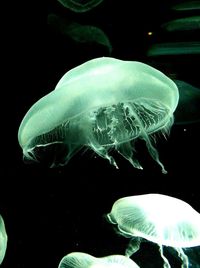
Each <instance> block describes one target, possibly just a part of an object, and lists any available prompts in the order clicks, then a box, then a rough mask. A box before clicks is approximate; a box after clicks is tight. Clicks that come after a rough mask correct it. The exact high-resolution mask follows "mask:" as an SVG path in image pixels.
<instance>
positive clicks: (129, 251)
mask: <svg viewBox="0 0 200 268" xmlns="http://www.w3.org/2000/svg"><path fill="white" fill-rule="evenodd" d="M140 244H141V239H140V237H134V238H132V239H131V241H130V242H129V244H128V247H127V248H126V251H125V256H127V257H131V256H132V255H133V254H134V253H135V252H137V251H138V250H139V249H140Z"/></svg>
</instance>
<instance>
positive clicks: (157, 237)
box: [107, 194, 200, 267]
mask: <svg viewBox="0 0 200 268" xmlns="http://www.w3.org/2000/svg"><path fill="white" fill-rule="evenodd" d="M107 216H108V220H109V221H110V222H111V223H112V224H117V227H118V229H119V231H120V233H121V234H122V235H124V236H128V235H129V236H132V237H133V240H131V241H130V243H129V246H128V248H127V249H126V255H127V256H131V255H132V254H133V253H135V252H136V251H137V250H138V249H139V246H140V242H141V241H142V239H145V240H148V241H151V242H154V243H156V244H158V245H159V248H160V253H161V257H162V258H163V260H164V267H171V266H170V264H169V262H168V260H167V259H166V257H165V256H164V255H163V246H169V247H173V248H174V249H175V250H176V251H177V252H178V254H179V256H180V258H181V259H182V262H183V266H182V267H189V266H188V265H189V262H188V258H187V256H186V255H185V253H184V251H183V248H190V247H196V246H200V214H199V213H198V212H197V211H196V210H195V209H193V208H192V207H191V206H190V205H189V204H187V203H186V202H184V201H182V200H180V199H177V198H175V197H171V196H167V195H161V194H144V195H138V196H130V197H124V198H121V199H119V200H117V201H116V202H115V203H114V205H113V207H112V210H111V212H110V213H109V214H108V215H107ZM137 237H138V238H139V240H137Z"/></svg>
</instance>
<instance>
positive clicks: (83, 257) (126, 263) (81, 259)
mask: <svg viewBox="0 0 200 268" xmlns="http://www.w3.org/2000/svg"><path fill="white" fill-rule="evenodd" d="M58 268H139V266H138V265H137V264H136V263H135V262H134V261H133V260H131V259H130V258H128V257H126V256H123V255H110V256H106V257H99V258H96V257H94V256H92V255H90V254H87V253H83V252H72V253H69V254H67V255H66V256H64V257H63V258H62V260H61V261H60V263H59V266H58Z"/></svg>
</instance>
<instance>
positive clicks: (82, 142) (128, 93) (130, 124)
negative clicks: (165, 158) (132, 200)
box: [18, 57, 179, 173]
mask: <svg viewBox="0 0 200 268" xmlns="http://www.w3.org/2000/svg"><path fill="white" fill-rule="evenodd" d="M178 99H179V94H178V89H177V86H176V84H175V83H174V82H173V81H172V80H171V79H169V78H168V77H167V76H166V75H164V74H163V73H161V72H160V71H158V70H156V69H155V68H153V67H151V66H149V65H147V64H144V63H141V62H135V61H123V60H118V59H114V58H109V57H102V58H96V59H93V60H90V61H88V62H86V63H84V64H81V65H80V66H78V67H76V68H74V69H72V70H70V71H69V72H67V73H66V74H65V75H64V76H63V77H62V78H61V80H60V81H59V82H58V84H57V86H56V88H55V90H53V91H52V92H50V93H49V94H48V95H46V96H44V97H43V98H41V99H40V100H39V101H38V102H36V103H35V104H34V105H33V106H32V107H31V108H30V110H29V111H28V112H27V114H26V115H25V117H24V119H23V120H22V123H21V125H20V128H19V132H18V140H19V144H20V146H21V147H22V149H23V154H24V155H25V156H26V157H27V158H31V159H33V160H34V158H36V159H38V157H37V156H36V154H35V150H36V149H37V150H38V151H40V150H41V149H42V150H43V151H48V147H49V146H51V145H52V144H53V145H56V146H61V147H62V146H64V149H63V152H62V154H61V155H62V156H61V158H62V161H57V160H55V161H54V160H53V165H60V164H62V165H64V164H66V163H67V162H68V161H69V160H70V159H71V157H72V156H73V155H74V154H75V153H76V152H77V151H79V150H80V149H81V148H83V147H86V148H89V149H92V150H93V151H94V152H96V153H97V154H98V155H99V156H101V157H103V158H105V159H108V160H109V162H110V163H111V164H112V165H114V166H115V167H117V164H116V162H115V160H114V158H113V157H112V156H111V155H110V154H109V152H110V150H111V149H115V150H116V151H118V153H120V154H121V155H122V156H123V157H124V158H125V159H127V160H128V161H129V162H130V163H131V164H132V165H133V166H134V167H136V168H139V169H142V166H141V164H140V163H139V162H138V160H137V159H136V157H135V155H134V149H135V147H134V141H135V140H137V139H143V140H144V141H145V142H146V146H147V149H148V151H149V153H150V155H151V156H152V158H153V159H154V160H155V161H156V162H157V163H158V164H159V165H160V166H161V168H162V172H163V173H166V170H165V168H164V166H163V164H162V163H161V162H160V160H159V156H158V152H157V150H156V149H155V147H154V145H153V138H152V134H153V133H156V132H161V133H163V134H166V133H168V132H169V130H170V127H171V126H172V124H173V118H174V117H173V113H174V111H175V109H176V107H177V104H178ZM62 148H63V147H62ZM37 154H38V155H40V153H39V152H38V153H37ZM59 154H60V153H58V155H59ZM55 158H56V157H55Z"/></svg>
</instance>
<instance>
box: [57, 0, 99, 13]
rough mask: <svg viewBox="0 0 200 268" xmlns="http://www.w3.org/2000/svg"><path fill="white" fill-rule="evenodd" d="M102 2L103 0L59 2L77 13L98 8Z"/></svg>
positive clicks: (61, 0) (68, 0) (59, 0)
mask: <svg viewBox="0 0 200 268" xmlns="http://www.w3.org/2000/svg"><path fill="white" fill-rule="evenodd" d="M102 1H103V0H86V1H82V0H58V2H60V3H61V4H62V5H63V6H64V7H66V8H68V9H70V10H72V11H74V12H77V13H82V12H86V11H89V10H91V9H93V8H94V7H96V6H98V5H99V4H100V3H101V2H102Z"/></svg>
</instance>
